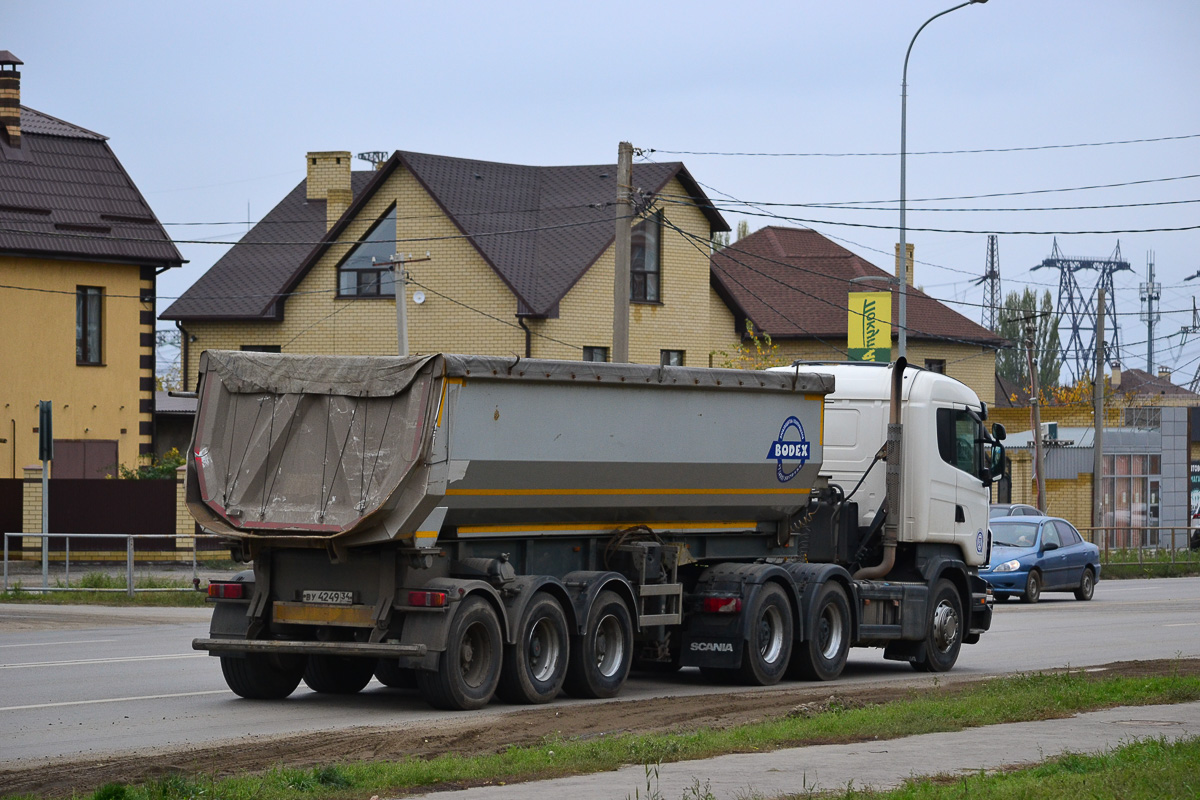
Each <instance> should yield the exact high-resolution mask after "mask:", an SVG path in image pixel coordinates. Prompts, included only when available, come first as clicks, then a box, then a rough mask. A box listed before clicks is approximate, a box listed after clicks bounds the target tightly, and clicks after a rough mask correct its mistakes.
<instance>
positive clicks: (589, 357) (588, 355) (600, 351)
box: [583, 347, 608, 361]
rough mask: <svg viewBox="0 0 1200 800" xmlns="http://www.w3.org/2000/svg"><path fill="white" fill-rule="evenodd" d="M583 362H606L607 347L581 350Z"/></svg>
mask: <svg viewBox="0 0 1200 800" xmlns="http://www.w3.org/2000/svg"><path fill="white" fill-rule="evenodd" d="M583 360H584V361H608V348H607V347H585V348H583Z"/></svg>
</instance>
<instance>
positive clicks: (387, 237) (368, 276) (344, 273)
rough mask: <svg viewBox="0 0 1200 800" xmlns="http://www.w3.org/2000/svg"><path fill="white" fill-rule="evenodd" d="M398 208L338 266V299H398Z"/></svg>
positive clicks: (383, 219)
mask: <svg viewBox="0 0 1200 800" xmlns="http://www.w3.org/2000/svg"><path fill="white" fill-rule="evenodd" d="M395 252H396V207H395V206H392V208H391V209H390V210H389V211H388V212H387V213H386V214H384V215H383V216H382V217H381V218H380V219H379V220H378V221H376V223H375V224H374V225H372V226H371V229H370V230H369V231H367V234H366V236H364V237H363V238H362V239H361V240H360V241H359V243H358V244H357V245H355V247H354V249H353V250H351V251H350V252H349V253H348V254H347V255H346V258H345V259H343V260H342V263H341V264H339V265H338V297H395V296H396V282H395V272H394V271H393V270H392V267H391V266H383V265H384V264H386V263H387V262H389V261H391V260H392V256H393V255H394V254H395Z"/></svg>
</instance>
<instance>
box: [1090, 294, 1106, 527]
mask: <svg viewBox="0 0 1200 800" xmlns="http://www.w3.org/2000/svg"><path fill="white" fill-rule="evenodd" d="M1104 361H1105V359H1104V287H1103V286H1101V287H1100V289H1099V290H1098V292H1097V299H1096V373H1095V377H1094V378H1093V379H1092V403H1093V404H1094V405H1095V407H1094V408H1093V409H1092V418H1093V423H1094V429H1095V430H1094V434H1093V436H1092V528H1093V531H1092V540H1093V541H1095V538H1096V532H1095V529H1096V528H1099V527H1100V526H1101V525H1102V524H1103V523H1104V510H1103V502H1104V492H1103V491H1102V490H1103V488H1104V477H1103V476H1104Z"/></svg>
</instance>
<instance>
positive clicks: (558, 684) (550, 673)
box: [496, 593, 570, 704]
mask: <svg viewBox="0 0 1200 800" xmlns="http://www.w3.org/2000/svg"><path fill="white" fill-rule="evenodd" d="M569 642H570V631H569V630H568V628H567V615H566V614H565V613H563V609H562V606H561V605H559V603H558V601H557V600H555V599H554V598H553V597H551V596H550V595H548V594H545V593H542V594H539V595H538V596H537V597H535V598H534V599H533V600H531V601H530V602H529V605H528V606H527V607H526V608H525V613H524V614H523V615H522V617H521V623H520V626H519V627H518V628H517V641H516V643H514V644H511V645H505V647H504V667H503V669H501V670H500V683H499V685H498V686H497V687H496V693H497V694H498V695H499V696H500V697H501V698H502V699H503V700H505V701H507V702H509V703H526V704H533V703H549V702H550V701H551V700H553V699H554V698H555V697H557V696H558V692H559V690H560V689H562V685H563V680H564V679H565V678H566V676H567V659H568V655H569V653H570V644H569Z"/></svg>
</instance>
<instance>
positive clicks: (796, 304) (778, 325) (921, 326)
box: [712, 226, 1006, 348]
mask: <svg viewBox="0 0 1200 800" xmlns="http://www.w3.org/2000/svg"><path fill="white" fill-rule="evenodd" d="M864 276H880V277H887V278H890V277H892V275H891V273H888V272H885V271H884V270H882V269H880V268H879V267H877V266H875V265H874V264H872V263H870V262H869V261H866V260H865V259H863V258H860V257H859V256H857V255H855V254H854V253H852V252H850V251H849V250H847V249H846V248H844V247H842V246H841V245H839V244H837V243H835V242H833V241H830V240H829V239H827V238H825V237H824V236H822V235H821V234H819V233H817V232H816V231H814V230H810V229H807V228H784V227H777V226H770V227H766V228H762V229H761V230H757V231H755V232H754V233H752V234H750V235H749V236H746V237H744V238H742V239H739V240H738V241H737V242H735V243H733V244H731V245H729V246H728V247H726V248H724V249H723V250H719V251H717V252H715V253H714V254H713V256H712V283H713V287H714V288H715V289H716V290H717V293H718V294H719V295H721V297H722V299H724V300H725V303H726V304H727V305H728V306H729V307H730V309H731V310H733V311H734V313H735V315H738V316H740V317H744V318H747V319H749V320H750V321H751V322H752V323H754V328H755V330H756V331H758V332H762V333H768V334H770V335H771V337H772V338H773V339H813V338H822V339H825V338H828V339H835V340H836V339H841V340H845V338H846V318H847V313H848V312H847V304H848V301H847V298H846V295H847V294H848V293H849V292H851V291H855V292H870V291H886V287H887V286H888V284H887V283H884V282H883V281H863V282H861V283H851V282H850V281H851V279H853V278H859V277H864ZM897 294H898V292H897V287H896V286H894V285H893V286H892V309H893V310H892V322H893V328H892V330H893V336H894V335H895V332H896V327H895V325H896V317H897V313H896V308H897V302H898V301H897V299H896V297H897ZM907 312H908V338H909V339H918V340H941V341H946V340H949V341H953V342H967V343H970V344H977V345H982V346H985V347H993V348H998V347H1002V346H1004V345H1005V344H1006V341H1005V340H1004V339H1003V338H1001V337H999V336H997V335H996V334H994V333H992V332H991V331H989V330H988V329H987V328H984V327H983V326H981V325H978V324H976V323H974V322H972V321H971V320H969V319H967V318H966V317H964V316H962V315H961V314H959V313H957V312H955V311H952V310H951V309H949V308H947V307H946V306H944V305H942V304H941V303H940V302H938V301H937V300H935V299H934V298H932V297H930V296H929V295H927V294H925V293H924V292H922V291H921V290H920V289H916V288H914V287H911V286H910V287H909V289H908V307H907ZM739 322H740V320H739ZM739 330H740V327H739Z"/></svg>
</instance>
